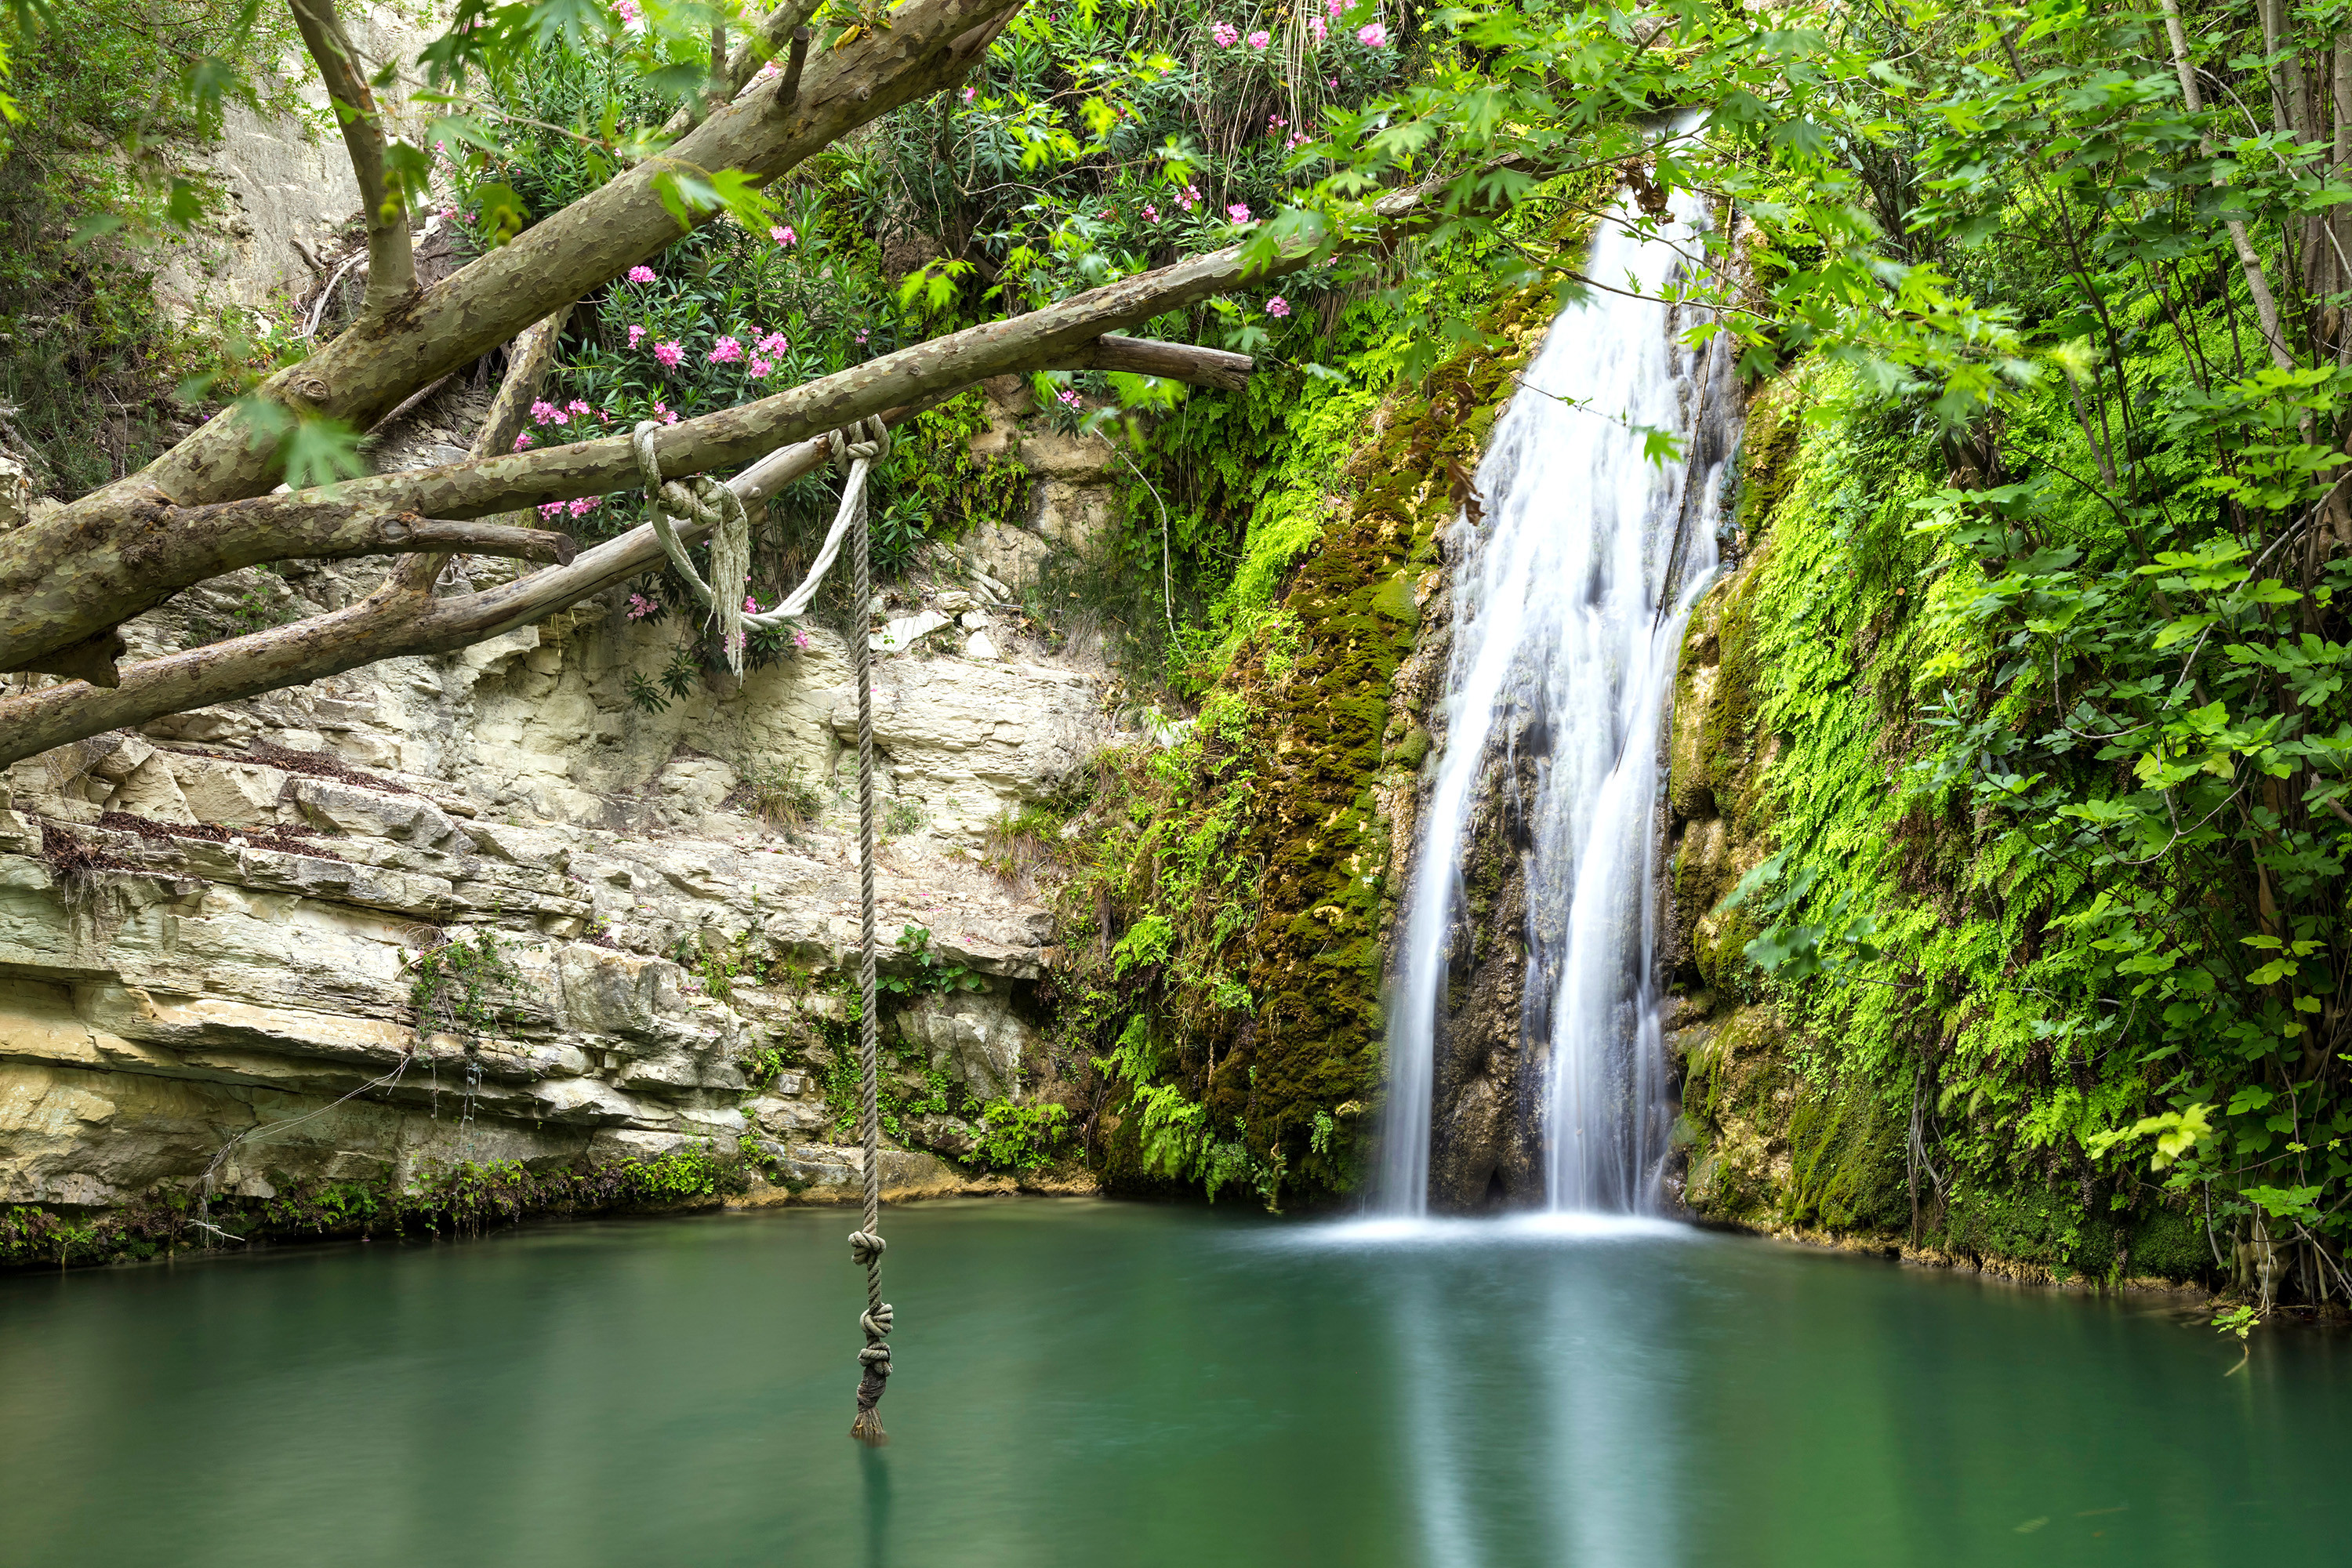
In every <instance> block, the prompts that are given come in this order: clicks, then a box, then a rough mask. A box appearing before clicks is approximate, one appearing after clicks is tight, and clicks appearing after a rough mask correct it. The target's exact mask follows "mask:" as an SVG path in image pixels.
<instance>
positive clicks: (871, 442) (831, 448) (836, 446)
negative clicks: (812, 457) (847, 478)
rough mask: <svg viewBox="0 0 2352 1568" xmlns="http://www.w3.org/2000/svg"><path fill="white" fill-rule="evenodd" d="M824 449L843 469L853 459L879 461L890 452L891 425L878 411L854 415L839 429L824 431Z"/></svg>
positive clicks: (853, 461) (870, 461)
mask: <svg viewBox="0 0 2352 1568" xmlns="http://www.w3.org/2000/svg"><path fill="white" fill-rule="evenodd" d="M824 449H825V451H826V453H827V454H828V455H830V456H831V457H832V458H833V466H834V467H835V468H839V469H840V470H841V471H842V472H844V473H847V472H848V471H849V466H850V465H851V464H852V463H856V462H866V463H878V462H880V461H881V460H882V459H883V458H887V457H888V456H889V455H890V426H887V425H886V424H884V423H883V421H882V416H880V415H878V414H873V415H868V416H866V417H865V418H863V419H853V420H851V421H850V422H849V423H848V424H846V425H845V426H842V427H841V428H840V429H838V430H828V431H826V432H825V435H824Z"/></svg>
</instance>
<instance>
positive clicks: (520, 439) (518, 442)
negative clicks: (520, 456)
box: [514, 430, 530, 452]
mask: <svg viewBox="0 0 2352 1568" xmlns="http://www.w3.org/2000/svg"><path fill="white" fill-rule="evenodd" d="M514 449H515V450H516V451H518V452H527V451H529V450H530V431H528V430H520V431H517V432H516V433H515V444H514Z"/></svg>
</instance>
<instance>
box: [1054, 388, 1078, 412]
mask: <svg viewBox="0 0 2352 1568" xmlns="http://www.w3.org/2000/svg"><path fill="white" fill-rule="evenodd" d="M1054 395H1055V397H1057V398H1059V399H1061V400H1062V403H1063V404H1064V405H1066V406H1067V407H1071V408H1076V406H1077V405H1078V395H1077V394H1076V393H1075V392H1072V391H1071V390H1070V389H1069V388H1068V387H1064V388H1062V390H1061V391H1059V392H1057V393H1055V394H1054Z"/></svg>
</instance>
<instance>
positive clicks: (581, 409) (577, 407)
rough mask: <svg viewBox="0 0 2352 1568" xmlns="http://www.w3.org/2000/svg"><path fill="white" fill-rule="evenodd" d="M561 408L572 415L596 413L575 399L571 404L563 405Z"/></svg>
mask: <svg viewBox="0 0 2352 1568" xmlns="http://www.w3.org/2000/svg"><path fill="white" fill-rule="evenodd" d="M563 406H564V407H565V408H566V409H568V410H570V411H571V412H572V413H574V414H593V413H595V412H596V411H595V410H594V409H593V408H591V407H589V406H588V405H586V404H584V403H583V402H581V401H580V399H578V398H576V397H575V398H573V399H572V401H571V402H569V403H567V404H565V405H563Z"/></svg>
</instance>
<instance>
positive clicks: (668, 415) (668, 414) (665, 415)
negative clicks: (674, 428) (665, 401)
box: [661, 408, 677, 425]
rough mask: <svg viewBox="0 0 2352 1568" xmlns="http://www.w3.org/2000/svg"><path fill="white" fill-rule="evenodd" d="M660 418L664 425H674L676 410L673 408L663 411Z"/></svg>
mask: <svg viewBox="0 0 2352 1568" xmlns="http://www.w3.org/2000/svg"><path fill="white" fill-rule="evenodd" d="M661 416H662V423H663V424H665V425H675V424H677V409H675V408H665V409H663V410H662V411H661Z"/></svg>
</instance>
